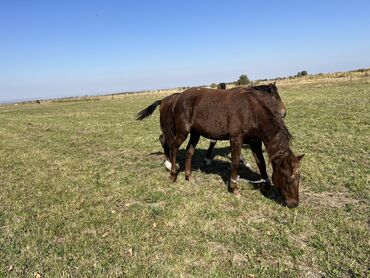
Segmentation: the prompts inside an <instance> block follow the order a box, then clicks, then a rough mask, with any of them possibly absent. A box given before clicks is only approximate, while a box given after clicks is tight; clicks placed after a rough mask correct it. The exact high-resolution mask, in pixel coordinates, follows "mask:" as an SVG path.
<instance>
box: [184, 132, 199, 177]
mask: <svg viewBox="0 0 370 278" xmlns="http://www.w3.org/2000/svg"><path fill="white" fill-rule="evenodd" d="M199 137H200V135H199V134H197V133H194V132H192V133H191V134H190V139H189V143H188V145H187V147H186V161H185V179H186V180H190V175H191V159H192V157H193V155H194V152H195V147H196V146H197V144H198V142H199Z"/></svg>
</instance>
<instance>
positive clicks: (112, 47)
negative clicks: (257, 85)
mask: <svg viewBox="0 0 370 278" xmlns="http://www.w3.org/2000/svg"><path fill="white" fill-rule="evenodd" d="M368 67H370V1H361V0H358V1H356V0H353V1H339V0H338V1H334V0H327V1H323V0H320V1H316V0H311V1H288V0H286V1H284V0H282V1H257V0H256V1H246V0H245V1H242V0H240V1H237V0H225V1H218V0H213V1H211V0H210V1H208V0H204V1H203V0H196V1H194V0H187V1H178V0H167V1H165V0H156V1H149V0H148V1H143V0H135V1H110V0H105V1H103V0H102V1H94V0H90V1H83V0H79V1H77V0H76V1H68V0H63V1H61V0H60V1H57V0H55V1H38V0H33V1H27V0H24V1H20V0H19V1H18V0H9V1H7V0H0V102H8V101H14V100H30V99H44V98H56V97H66V96H79V95H96V94H108V93H115V92H122V91H137V90H144V89H161V88H172V87H177V86H196V85H207V84H211V83H213V82H214V83H219V82H231V81H235V80H237V79H238V77H239V76H240V75H241V74H247V75H248V77H249V79H251V80H254V79H264V78H273V77H278V76H289V75H294V74H296V73H297V72H298V71H302V70H307V71H308V73H319V72H322V73H325V72H335V71H347V70H354V69H358V68H368Z"/></svg>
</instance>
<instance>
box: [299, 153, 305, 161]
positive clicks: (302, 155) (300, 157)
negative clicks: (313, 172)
mask: <svg viewBox="0 0 370 278" xmlns="http://www.w3.org/2000/svg"><path fill="white" fill-rule="evenodd" d="M304 155H305V154H301V155H298V156H297V159H298V161H301V159H302V158H303V157H304Z"/></svg>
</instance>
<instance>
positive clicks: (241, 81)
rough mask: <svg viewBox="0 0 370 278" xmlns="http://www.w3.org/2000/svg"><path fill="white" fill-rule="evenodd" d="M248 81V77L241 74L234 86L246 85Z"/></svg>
mask: <svg viewBox="0 0 370 278" xmlns="http://www.w3.org/2000/svg"><path fill="white" fill-rule="evenodd" d="M249 82H250V81H249V79H248V76H247V75H246V74H242V75H240V77H239V79H238V81H236V84H238V85H247V84H249Z"/></svg>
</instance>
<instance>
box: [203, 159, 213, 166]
mask: <svg viewBox="0 0 370 278" xmlns="http://www.w3.org/2000/svg"><path fill="white" fill-rule="evenodd" d="M204 162H205V163H206V165H207V166H209V165H211V164H212V160H211V159H209V158H204Z"/></svg>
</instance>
